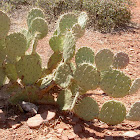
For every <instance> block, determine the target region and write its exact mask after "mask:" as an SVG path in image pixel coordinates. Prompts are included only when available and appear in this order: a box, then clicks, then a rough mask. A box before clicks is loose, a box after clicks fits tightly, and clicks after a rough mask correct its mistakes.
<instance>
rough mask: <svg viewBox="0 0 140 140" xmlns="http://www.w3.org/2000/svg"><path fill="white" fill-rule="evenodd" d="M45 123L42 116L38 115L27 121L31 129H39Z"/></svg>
mask: <svg viewBox="0 0 140 140" xmlns="http://www.w3.org/2000/svg"><path fill="white" fill-rule="evenodd" d="M42 123H43V118H42V117H41V115H40V114H36V115H35V116H34V117H31V118H29V119H28V120H27V125H28V126H29V127H30V128H38V127H39V126H40V125H41V124H42Z"/></svg>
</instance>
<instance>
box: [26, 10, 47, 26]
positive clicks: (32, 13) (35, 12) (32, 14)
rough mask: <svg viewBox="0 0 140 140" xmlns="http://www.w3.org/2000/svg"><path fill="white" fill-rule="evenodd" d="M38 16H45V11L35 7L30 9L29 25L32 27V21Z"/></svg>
mask: <svg viewBox="0 0 140 140" xmlns="http://www.w3.org/2000/svg"><path fill="white" fill-rule="evenodd" d="M36 17H41V18H45V14H44V13H43V11H42V10H41V9H39V8H33V9H31V10H30V12H29V13H28V17H27V24H28V27H30V25H31V22H32V21H33V20H34V19H35V18H36Z"/></svg>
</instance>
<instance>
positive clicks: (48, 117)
mask: <svg viewBox="0 0 140 140" xmlns="http://www.w3.org/2000/svg"><path fill="white" fill-rule="evenodd" d="M55 115H56V111H45V112H44V113H42V114H41V117H42V119H43V121H44V122H48V121H50V120H51V119H53V118H54V117H55Z"/></svg>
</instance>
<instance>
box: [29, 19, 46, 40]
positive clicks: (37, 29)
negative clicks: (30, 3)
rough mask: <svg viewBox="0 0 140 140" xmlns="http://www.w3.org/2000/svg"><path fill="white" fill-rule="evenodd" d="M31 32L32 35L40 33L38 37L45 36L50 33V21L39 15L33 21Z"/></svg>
mask: <svg viewBox="0 0 140 140" xmlns="http://www.w3.org/2000/svg"><path fill="white" fill-rule="evenodd" d="M29 32H30V33H31V34H32V35H35V34H36V33H38V39H42V38H44V37H45V36H46V35H47V34H48V23H47V22H46V21H45V19H43V18H40V17H37V18H35V19H34V20H32V22H31V26H30V27H29Z"/></svg>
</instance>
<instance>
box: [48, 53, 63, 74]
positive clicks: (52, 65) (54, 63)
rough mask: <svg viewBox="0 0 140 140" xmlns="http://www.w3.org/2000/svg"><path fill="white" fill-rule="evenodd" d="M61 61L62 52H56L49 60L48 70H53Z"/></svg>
mask: <svg viewBox="0 0 140 140" xmlns="http://www.w3.org/2000/svg"><path fill="white" fill-rule="evenodd" d="M61 61H62V54H61V53H55V52H54V53H53V54H52V55H51V57H50V58H49V60H48V65H47V68H48V70H50V72H52V71H53V70H54V69H55V68H56V67H57V66H58V64H59V63H60V62H61Z"/></svg>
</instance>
